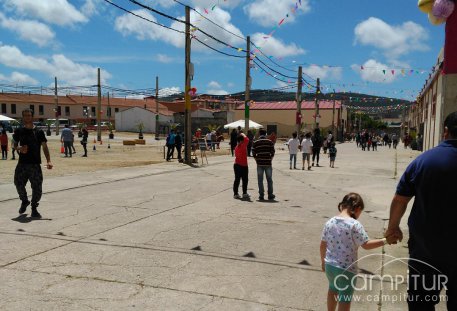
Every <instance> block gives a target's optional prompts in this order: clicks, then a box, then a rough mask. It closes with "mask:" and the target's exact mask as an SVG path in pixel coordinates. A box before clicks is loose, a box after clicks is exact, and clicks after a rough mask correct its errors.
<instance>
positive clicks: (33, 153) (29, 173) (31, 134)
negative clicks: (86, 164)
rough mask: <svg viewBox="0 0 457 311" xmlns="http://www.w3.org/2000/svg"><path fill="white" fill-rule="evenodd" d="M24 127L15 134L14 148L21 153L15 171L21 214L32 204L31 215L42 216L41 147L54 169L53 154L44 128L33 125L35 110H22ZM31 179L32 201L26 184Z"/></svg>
mask: <svg viewBox="0 0 457 311" xmlns="http://www.w3.org/2000/svg"><path fill="white" fill-rule="evenodd" d="M22 121H23V125H24V127H22V128H19V129H17V131H16V132H15V133H14V134H13V140H14V149H16V150H17V152H18V154H19V161H18V163H17V166H16V170H15V172H14V185H15V186H16V190H17V193H18V195H19V198H20V199H21V201H22V203H21V207H20V208H19V214H24V213H25V211H26V209H27V206H29V205H30V203H31V205H32V214H31V217H34V218H41V215H40V213H39V212H38V209H37V208H38V205H39V202H40V199H41V195H42V185H43V173H42V171H41V147H43V153H44V155H45V157H46V161H47V165H46V167H47V168H48V169H52V167H53V165H52V163H51V156H50V155H49V149H48V145H47V139H46V136H45V135H44V132H43V130H40V129H38V128H36V127H34V125H33V111H32V110H31V109H25V110H23V111H22ZM28 181H30V185H31V187H32V202H30V201H29V200H28V197H27V190H26V189H25V185H26V184H27V182H28Z"/></svg>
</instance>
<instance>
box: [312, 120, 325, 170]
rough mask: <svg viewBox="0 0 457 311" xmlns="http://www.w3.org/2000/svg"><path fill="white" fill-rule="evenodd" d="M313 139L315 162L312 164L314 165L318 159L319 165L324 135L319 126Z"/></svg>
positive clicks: (317, 163) (317, 164)
mask: <svg viewBox="0 0 457 311" xmlns="http://www.w3.org/2000/svg"><path fill="white" fill-rule="evenodd" d="M311 141H312V142H313V163H312V166H314V161H315V160H316V166H319V154H320V152H321V148H322V136H321V131H320V130H319V129H318V128H317V129H314V135H313V137H312V138H311Z"/></svg>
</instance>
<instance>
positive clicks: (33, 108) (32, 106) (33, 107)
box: [30, 105, 35, 113]
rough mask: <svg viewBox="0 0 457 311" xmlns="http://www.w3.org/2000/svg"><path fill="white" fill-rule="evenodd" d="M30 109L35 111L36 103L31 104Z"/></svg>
mask: <svg viewBox="0 0 457 311" xmlns="http://www.w3.org/2000/svg"><path fill="white" fill-rule="evenodd" d="M30 110H32V111H33V112H34V113H35V105H30Z"/></svg>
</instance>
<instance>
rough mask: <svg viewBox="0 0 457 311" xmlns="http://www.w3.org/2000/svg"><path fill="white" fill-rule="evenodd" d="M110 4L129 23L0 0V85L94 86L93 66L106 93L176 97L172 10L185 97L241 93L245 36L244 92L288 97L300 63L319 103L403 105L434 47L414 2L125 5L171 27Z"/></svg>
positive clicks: (85, 10) (151, 1)
mask: <svg viewBox="0 0 457 311" xmlns="http://www.w3.org/2000/svg"><path fill="white" fill-rule="evenodd" d="M110 1H111V2H113V3H114V4H116V5H118V6H120V7H122V8H124V9H126V10H128V11H130V12H132V13H134V14H136V15H137V16H134V15H132V14H130V13H127V12H126V11H123V10H121V9H119V8H117V7H115V6H113V5H112V4H109V3H107V2H106V1H104V0H40V1H36V0H0V85H16V86H18V89H20V87H21V86H22V87H23V86H46V87H49V86H53V85H54V77H57V79H58V84H59V86H89V85H95V84H96V83H97V68H100V69H101V80H102V84H103V85H106V86H110V87H112V88H119V89H145V88H155V79H156V76H158V77H159V88H160V89H161V90H162V92H163V94H168V93H170V92H173V91H182V90H183V89H184V55H185V54H184V42H185V41H184V34H182V33H180V32H179V31H183V30H184V24H183V23H180V22H179V21H177V20H183V19H184V16H185V8H184V6H183V5H182V4H185V5H189V6H191V7H192V8H194V9H195V11H193V10H192V11H191V23H192V24H193V25H194V26H195V28H192V34H193V36H194V39H193V40H192V50H191V61H192V63H193V64H194V77H193V80H192V87H195V88H196V89H197V93H205V94H215V95H224V94H229V93H235V92H242V91H244V88H245V71H246V59H245V56H246V53H245V52H244V51H243V50H245V49H246V40H245V38H246V37H247V36H250V38H251V41H252V42H253V43H254V44H255V46H251V51H252V53H253V54H252V58H253V61H254V64H252V68H251V76H252V86H251V88H252V89H278V88H284V89H285V90H287V91H292V92H293V91H295V83H296V82H297V71H298V66H300V65H301V66H302V68H303V72H304V79H305V80H306V81H307V82H308V83H309V84H310V85H312V86H314V85H315V84H316V81H315V79H316V78H319V79H320V81H321V85H322V91H323V92H324V93H328V92H333V91H336V92H343V91H346V92H359V93H364V94H371V95H376V96H386V97H393V98H402V99H407V100H414V99H415V98H416V96H417V95H418V92H419V91H420V89H421V88H422V86H423V85H424V83H425V81H426V79H427V77H428V74H429V73H430V71H431V68H432V67H433V66H434V65H435V63H436V59H437V56H438V54H439V52H440V49H441V48H442V47H443V44H444V25H440V26H433V25H432V24H430V23H429V21H428V19H427V15H426V14H424V13H422V12H421V11H419V9H418V8H417V1H415V0H382V1H381V0H369V1H368V0H347V1H340V0H256V1H244V0H180V1H181V3H178V2H175V1H173V0H136V1H138V2H139V3H141V4H144V5H145V6H147V7H149V8H153V9H155V10H157V11H160V12H163V13H166V14H167V15H169V16H170V17H174V18H176V19H177V20H171V19H169V18H165V17H163V16H161V15H158V14H156V13H154V12H153V11H151V10H148V9H147V8H144V7H141V6H139V5H138V4H135V3H134V1H133V2H132V1H129V0H110ZM197 12H198V13H200V14H201V15H199V14H198V13H197ZM138 16H141V17H143V18H145V19H148V20H149V21H146V20H144V19H141V18H140V17H138ZM150 21H153V22H156V23H159V24H162V25H165V26H167V27H169V28H173V29H175V30H178V32H176V31H173V30H170V29H168V28H164V27H161V26H158V25H156V24H153V23H151V22H150ZM200 30H202V31H203V32H205V33H207V34H209V35H211V36H212V37H214V38H217V39H218V40H219V41H221V42H223V43H221V42H217V41H215V40H213V39H212V38H209V37H207V36H206V35H205V34H204V33H202V32H201V31H200ZM197 40H199V41H201V42H202V43H203V44H206V45H207V46H210V47H212V48H213V49H216V50H218V51H220V52H223V53H226V54H230V55H232V56H227V55H224V54H221V53H218V52H216V51H214V50H212V49H210V48H208V47H206V46H204V45H203V44H201V43H200V42H198V41H197ZM234 56H244V58H243V57H234ZM264 64H265V65H264ZM266 65H267V66H268V67H266ZM362 68H363V69H362ZM310 90H311V89H309V88H308V87H306V84H305V87H304V91H310ZM114 95H115V94H114Z"/></svg>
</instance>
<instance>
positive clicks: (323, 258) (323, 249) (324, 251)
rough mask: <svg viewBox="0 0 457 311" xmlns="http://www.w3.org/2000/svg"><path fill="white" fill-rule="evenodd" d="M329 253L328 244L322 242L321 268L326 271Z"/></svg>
mask: <svg viewBox="0 0 457 311" xmlns="http://www.w3.org/2000/svg"><path fill="white" fill-rule="evenodd" d="M326 252H327V242H325V241H322V240H321V245H320V253H321V268H322V271H325V253H326Z"/></svg>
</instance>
